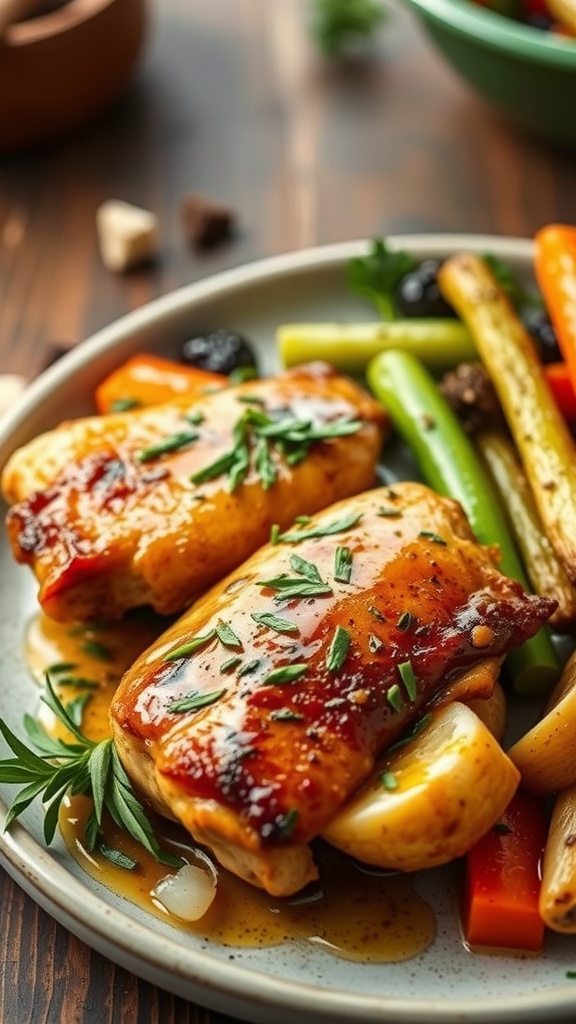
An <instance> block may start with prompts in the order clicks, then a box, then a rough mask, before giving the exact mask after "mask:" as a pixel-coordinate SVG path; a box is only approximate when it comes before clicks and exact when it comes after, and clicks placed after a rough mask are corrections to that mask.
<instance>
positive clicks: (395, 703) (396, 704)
mask: <svg viewBox="0 0 576 1024" xmlns="http://www.w3.org/2000/svg"><path fill="white" fill-rule="evenodd" d="M386 700H387V701H388V703H389V705H390V707H391V708H392V709H393V710H394V711H401V710H402V703H403V701H402V693H401V690H400V687H399V686H398V683H393V684H392V686H389V687H388V689H387V691H386Z"/></svg>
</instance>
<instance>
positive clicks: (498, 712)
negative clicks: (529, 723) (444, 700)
mask: <svg viewBox="0 0 576 1024" xmlns="http://www.w3.org/2000/svg"><path fill="white" fill-rule="evenodd" d="M466 704H467V706H468V707H469V708H470V710H471V711H473V712H474V714H475V715H478V718H479V719H480V720H481V721H482V722H484V725H485V726H486V727H487V729H489V730H490V732H491V733H492V735H493V736H494V737H495V739H497V740H498V743H502V741H503V739H504V733H505V732H506V723H507V720H508V708H507V705H506V694H505V693H504V690H503V689H502V687H501V685H500V683H499V682H496V683H495V684H494V691H493V693H492V696H491V697H490V698H489V699H488V700H484V699H482V698H481V697H475V698H474V699H473V700H469V701H466Z"/></svg>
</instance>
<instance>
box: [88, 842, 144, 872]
mask: <svg viewBox="0 0 576 1024" xmlns="http://www.w3.org/2000/svg"><path fill="white" fill-rule="evenodd" d="M96 849H97V851H98V853H101V854H102V856H103V857H105V858H106V860H109V861H110V863H111V864H113V865H114V867H117V868H124V870H125V871H134V868H137V867H138V861H137V860H133V858H132V857H129V856H128V854H126V853H122V850H116V849H115V848H114V847H113V846H108V844H107V843H105V842H104V840H103V839H101V840H100V841H99V842H98V843H97V844H96Z"/></svg>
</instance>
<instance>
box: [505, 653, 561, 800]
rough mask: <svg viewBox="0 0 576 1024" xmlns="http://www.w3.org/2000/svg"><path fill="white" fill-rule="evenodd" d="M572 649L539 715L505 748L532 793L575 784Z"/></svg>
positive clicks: (554, 791) (551, 790)
mask: <svg viewBox="0 0 576 1024" xmlns="http://www.w3.org/2000/svg"><path fill="white" fill-rule="evenodd" d="M575 748H576V652H575V653H574V654H572V655H571V656H570V658H569V659H568V661H567V662H566V665H565V667H564V671H563V672H562V675H561V677H560V679H559V681H558V683H557V685H556V686H555V688H554V690H553V691H552V694H551V697H550V700H549V702H548V705H547V707H546V710H545V712H544V715H543V716H542V718H541V719H540V720H539V721H538V722H537V723H536V725H535V726H533V728H532V729H529V730H528V732H527V733H525V734H524V736H522V737H521V738H520V739H519V740H518V741H517V742H516V743H515V744H514V745H513V746H512V747H510V750H509V751H508V755H509V757H510V758H511V759H512V761H514V764H515V765H516V766H517V768H518V769H519V771H520V774H521V776H522V782H523V784H524V785H525V786H526V788H527V789H530V790H532V792H534V793H556V792H557V791H558V790H560V789H566V788H567V787H568V786H572V785H574V784H576V756H575V754H574V751H575Z"/></svg>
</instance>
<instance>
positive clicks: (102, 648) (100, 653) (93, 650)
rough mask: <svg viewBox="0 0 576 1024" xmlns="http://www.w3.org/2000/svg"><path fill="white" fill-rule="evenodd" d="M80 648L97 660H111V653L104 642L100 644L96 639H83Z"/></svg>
mask: <svg viewBox="0 0 576 1024" xmlns="http://www.w3.org/2000/svg"><path fill="white" fill-rule="evenodd" d="M82 650H83V651H84V653H85V654H89V655H90V657H91V658H97V659H98V661H111V659H112V655H111V654H110V651H109V650H108V648H107V647H106V645H105V644H101V643H99V642H98V640H85V641H84V643H83V644H82Z"/></svg>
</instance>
